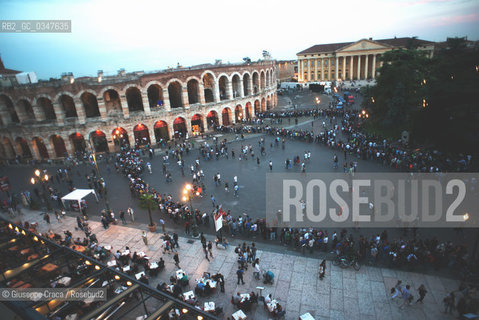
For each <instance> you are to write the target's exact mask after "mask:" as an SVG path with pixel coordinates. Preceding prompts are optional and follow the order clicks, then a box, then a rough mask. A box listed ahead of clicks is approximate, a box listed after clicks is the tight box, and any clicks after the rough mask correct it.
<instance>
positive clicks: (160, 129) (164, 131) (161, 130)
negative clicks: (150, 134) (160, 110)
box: [153, 120, 170, 143]
mask: <svg viewBox="0 0 479 320" xmlns="http://www.w3.org/2000/svg"><path fill="white" fill-rule="evenodd" d="M153 131H154V133H155V140H156V142H157V143H163V142H165V141H168V140H170V133H169V131H168V124H167V123H166V122H165V121H163V120H159V121H156V122H155V125H154V127H153Z"/></svg>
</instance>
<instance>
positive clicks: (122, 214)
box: [120, 210, 126, 225]
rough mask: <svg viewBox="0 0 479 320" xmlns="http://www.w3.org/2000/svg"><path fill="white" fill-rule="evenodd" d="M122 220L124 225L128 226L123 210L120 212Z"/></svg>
mask: <svg viewBox="0 0 479 320" xmlns="http://www.w3.org/2000/svg"><path fill="white" fill-rule="evenodd" d="M120 219H121V223H123V224H124V225H125V224H126V220H125V211H123V210H121V211H120Z"/></svg>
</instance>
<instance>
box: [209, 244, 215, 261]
mask: <svg viewBox="0 0 479 320" xmlns="http://www.w3.org/2000/svg"><path fill="white" fill-rule="evenodd" d="M208 252H209V254H210V257H211V258H214V257H213V242H211V241H208Z"/></svg>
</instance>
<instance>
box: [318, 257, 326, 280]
mask: <svg viewBox="0 0 479 320" xmlns="http://www.w3.org/2000/svg"><path fill="white" fill-rule="evenodd" d="M325 274H326V260H324V259H323V261H322V262H321V264H320V265H319V279H320V280H323V278H324V275H325Z"/></svg>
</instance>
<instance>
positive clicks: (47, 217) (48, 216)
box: [43, 212, 50, 224]
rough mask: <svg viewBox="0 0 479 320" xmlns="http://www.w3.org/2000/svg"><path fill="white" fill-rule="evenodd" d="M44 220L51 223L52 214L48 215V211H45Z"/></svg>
mask: <svg viewBox="0 0 479 320" xmlns="http://www.w3.org/2000/svg"><path fill="white" fill-rule="evenodd" d="M43 220H45V222H46V223H48V224H50V215H48V212H45V214H44V215H43Z"/></svg>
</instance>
